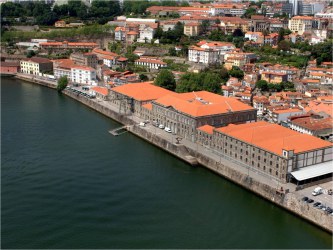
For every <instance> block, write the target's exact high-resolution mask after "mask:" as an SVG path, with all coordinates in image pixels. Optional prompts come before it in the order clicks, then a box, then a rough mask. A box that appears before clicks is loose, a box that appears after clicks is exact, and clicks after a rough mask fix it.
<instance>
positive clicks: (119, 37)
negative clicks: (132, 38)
mask: <svg viewBox="0 0 333 250" xmlns="http://www.w3.org/2000/svg"><path fill="white" fill-rule="evenodd" d="M125 39H126V31H125V27H117V28H116V29H115V30H114V40H116V41H125Z"/></svg>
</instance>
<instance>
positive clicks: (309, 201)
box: [306, 199, 314, 203]
mask: <svg viewBox="0 0 333 250" xmlns="http://www.w3.org/2000/svg"><path fill="white" fill-rule="evenodd" d="M306 202H307V203H312V202H314V200H312V199H308V200H307V201H306Z"/></svg>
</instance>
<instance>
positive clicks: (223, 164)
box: [17, 77, 333, 233]
mask: <svg viewBox="0 0 333 250" xmlns="http://www.w3.org/2000/svg"><path fill="white" fill-rule="evenodd" d="M17 78H19V79H23V80H28V81H31V82H34V83H37V84H40V85H43V86H47V87H50V88H56V86H55V85H54V83H53V85H52V84H50V83H49V82H47V81H44V82H43V81H42V80H38V81H37V80H33V79H30V80H29V78H24V77H23V78H22V77H17ZM63 93H64V94H65V95H67V96H69V97H71V98H73V99H75V100H77V101H79V102H81V103H83V104H85V105H86V106H88V107H90V108H91V109H93V110H95V111H97V112H99V113H101V114H103V115H105V116H107V117H109V118H111V119H113V120H115V121H117V122H119V123H122V124H124V125H126V126H128V125H131V126H129V128H128V131H129V132H131V133H133V134H134V135H137V136H138V137H140V138H142V139H144V140H146V141H148V142H149V143H152V144H154V145H155V146H157V147H159V148H161V149H163V150H165V151H166V152H168V153H170V154H172V155H174V156H176V157H178V158H180V159H182V160H183V161H185V162H187V163H189V164H191V165H198V164H199V165H201V166H203V167H205V168H207V169H209V170H211V171H213V172H215V173H217V174H219V175H221V176H223V177H225V178H227V179H229V180H231V181H232V182H234V183H236V184H238V185H240V186H242V187H244V188H246V189H247V190H250V191H252V192H253V193H255V194H257V195H259V196H260V197H263V198H265V199H266V200H268V201H270V202H272V203H274V204H275V205H278V206H280V207H282V208H284V209H286V210H287V211H289V212H291V213H293V214H295V215H297V216H300V217H302V218H304V219H306V220H307V221H309V222H311V223H313V224H314V225H316V226H318V227H320V228H322V229H323V230H325V231H327V232H329V233H332V226H333V218H332V217H333V216H330V215H326V214H324V213H323V211H321V210H318V209H316V208H314V207H313V206H312V204H308V203H305V202H303V201H302V200H301V198H302V196H300V195H298V194H297V193H296V192H285V191H284V192H281V191H280V190H278V188H277V185H276V183H267V182H266V183H265V182H263V181H261V180H260V178H258V176H255V175H250V173H247V172H246V171H240V170H239V169H238V168H235V167H232V165H235V163H232V162H228V161H227V160H225V159H221V158H220V160H216V158H214V157H212V156H211V155H212V153H208V151H207V152H206V151H204V150H198V149H197V150H195V148H193V147H189V146H186V145H185V144H184V143H181V144H176V143H174V142H173V141H170V140H167V139H165V138H163V137H162V136H160V135H158V134H157V133H154V132H153V131H152V130H148V129H145V128H144V127H140V126H138V124H137V122H135V121H134V119H133V117H130V116H127V115H124V114H119V113H118V112H117V109H112V108H111V106H110V104H107V103H106V102H103V101H98V100H96V99H89V98H86V97H84V96H81V95H77V94H75V93H73V92H71V91H69V90H65V91H64V92H63Z"/></svg>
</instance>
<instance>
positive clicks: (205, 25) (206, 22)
mask: <svg viewBox="0 0 333 250" xmlns="http://www.w3.org/2000/svg"><path fill="white" fill-rule="evenodd" d="M209 26H210V23H209V20H203V21H202V23H201V25H200V29H201V31H202V33H206V32H207V31H208V28H209Z"/></svg>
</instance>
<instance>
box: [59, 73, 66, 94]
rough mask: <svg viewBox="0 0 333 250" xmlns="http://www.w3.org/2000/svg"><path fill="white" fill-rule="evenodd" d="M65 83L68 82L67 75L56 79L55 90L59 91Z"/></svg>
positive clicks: (63, 87) (64, 86)
mask: <svg viewBox="0 0 333 250" xmlns="http://www.w3.org/2000/svg"><path fill="white" fill-rule="evenodd" d="M67 84H68V79H67V76H62V77H60V78H59V80H58V85H57V91H58V92H59V93H61V92H62V91H63V90H64V89H65V88H66V87H67Z"/></svg>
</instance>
